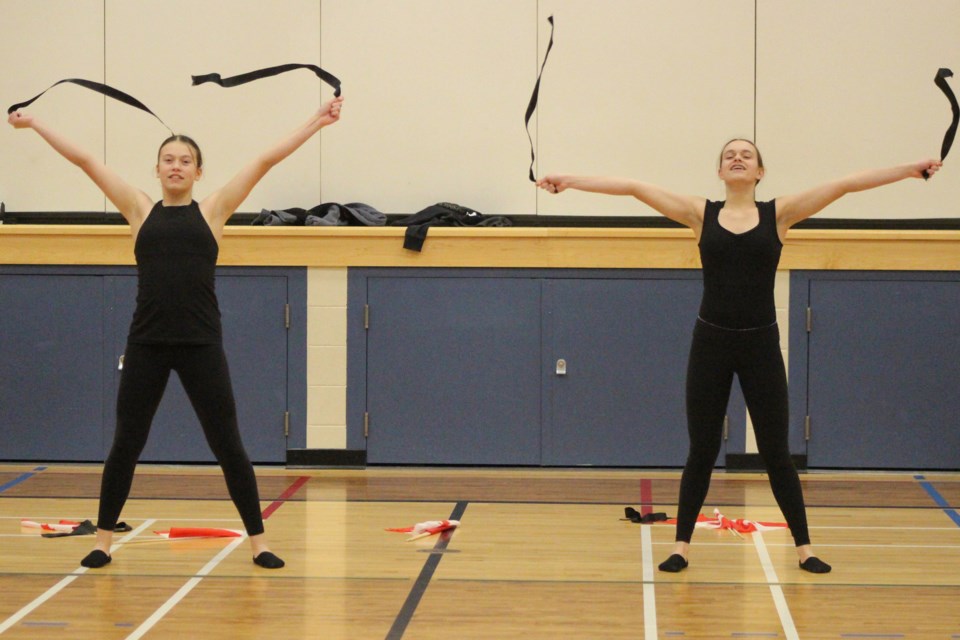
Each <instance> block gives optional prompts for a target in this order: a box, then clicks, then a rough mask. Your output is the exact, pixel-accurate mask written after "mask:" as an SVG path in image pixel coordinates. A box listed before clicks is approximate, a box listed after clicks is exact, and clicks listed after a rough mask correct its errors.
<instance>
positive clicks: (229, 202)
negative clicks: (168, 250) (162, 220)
mask: <svg viewBox="0 0 960 640" xmlns="http://www.w3.org/2000/svg"><path fill="white" fill-rule="evenodd" d="M342 103H343V97H339V98H335V99H333V100H331V101H329V102H327V103H326V104H324V105H323V106H322V107H320V109H319V110H318V111H317V112H316V113H315V114H314V115H313V116H312V117H311V118H310V119H309V120H307V121H306V122H304V123H303V124H302V125H301V126H300V127H298V128H297V129H295V130H294V131H292V132H290V134H289V135H287V136H286V137H285V138H284V139H282V140H280V141H279V142H278V143H277V144H275V145H274V146H273V147H271V148H270V149H267V150H266V151H265V152H263V153H262V154H260V155H259V156H258V157H257V158H256V159H255V160H254V161H253V162H251V163H250V164H248V165H247V166H245V167H244V168H243V169H241V170H240V171H239V173H237V175H235V176H234V177H233V178H231V179H230V181H229V182H227V184H226V185H224V186H223V187H222V188H221V189H219V190H217V191H215V192H214V193H211V194H210V195H209V196H207V197H206V198H204V199H203V202H201V203H200V210H201V211H202V212H203V215H204V216H205V217H206V218H207V222H208V223H209V224H210V227H211V229H213V230H214V233H215V234H216V235H218V236H219V233H220V232H221V231H222V230H223V225H225V224H226V222H227V220H228V219H229V218H230V216H232V215H233V213H234V212H235V211H236V210H237V207H239V206H240V203H242V202H243V201H244V200H245V199H246V197H247V196H248V195H250V192H251V191H252V190H253V188H254V187H255V186H256V185H257V183H258V182H260V179H261V178H263V176H265V175H266V174H267V172H268V171H270V169H272V168H273V167H274V166H275V165H277V164H278V163H279V162H280V161H281V160H283V159H284V158H286V157H287V156H289V155H290V154H291V153H293V152H294V151H296V150H297V149H299V148H300V147H301V146H302V145H303V143H305V142H306V141H307V140H309V139H310V138H311V137H312V136H313V135H314V134H315V133H316V132H318V131H320V129H322V128H324V127H326V126H327V125H330V124H333V123H334V122H336V121H337V120H339V119H340V106H341V104H342Z"/></svg>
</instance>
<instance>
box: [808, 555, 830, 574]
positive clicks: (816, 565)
mask: <svg viewBox="0 0 960 640" xmlns="http://www.w3.org/2000/svg"><path fill="white" fill-rule="evenodd" d="M800 568H801V569H803V570H804V571H809V572H810V573H830V569H832V568H833V567H831V566H830V565H828V564H827V563H826V562H824V561H823V560H821V559H820V558H818V557H817V556H810V557H809V558H807V559H806V560H804V561H803V562H801V563H800Z"/></svg>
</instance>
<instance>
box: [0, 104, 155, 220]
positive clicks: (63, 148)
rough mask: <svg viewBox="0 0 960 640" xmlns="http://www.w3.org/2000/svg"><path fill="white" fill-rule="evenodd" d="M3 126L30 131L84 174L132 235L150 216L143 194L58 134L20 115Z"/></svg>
mask: <svg viewBox="0 0 960 640" xmlns="http://www.w3.org/2000/svg"><path fill="white" fill-rule="evenodd" d="M7 122H9V123H10V124H11V125H13V126H14V127H16V128H17V129H33V130H34V131H36V132H37V134H38V135H39V136H40V137H41V138H43V139H44V140H45V141H46V142H47V144H49V145H50V146H51V147H53V149H54V151H56V152H57V153H59V154H60V155H62V156H63V157H64V158H66V159H67V160H69V161H70V162H71V163H73V164H75V165H76V166H78V167H79V168H80V169H81V170H82V171H83V172H84V173H86V174H87V175H88V176H89V177H90V179H91V180H93V182H94V184H96V185H97V186H98V187H99V188H100V190H101V191H102V192H103V194H104V195H105V196H107V199H108V200H110V202H112V203H113V205H114V206H115V207H116V208H117V209H118V210H119V211H120V214H121V215H123V217H124V218H126V220H127V222H129V223H130V227H131V229H132V231H133V235H134V236H136V235H137V231H138V230H139V229H140V225H141V224H142V223H143V219H144V218H145V217H146V216H147V214H148V213H150V208H151V206H152V203H151V202H150V198H149V197H148V196H147V194H145V193H144V192H143V191H140V190H139V189H136V188H134V187H132V186H130V185H129V184H128V183H127V182H126V181H125V180H123V178H121V177H120V176H119V175H117V173H116V172H114V171H113V170H112V169H110V168H109V167H107V166H106V165H105V164H103V163H102V162H100V161H99V160H97V159H96V158H95V157H94V156H93V155H92V154H90V153H88V152H87V151H85V150H83V149H81V148H80V147H78V146H77V145H76V144H74V143H73V142H71V141H70V140H67V139H66V138H64V137H63V136H62V135H60V134H59V133H56V132H54V131H52V130H51V129H50V128H49V127H47V126H46V125H44V124H43V123H41V122H40V121H38V120H37V119H36V118H34V117H33V116H30V115H27V114H24V113H22V112H20V111H16V112H14V113H11V114H10V116H9V117H8V118H7Z"/></svg>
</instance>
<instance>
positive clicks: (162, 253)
mask: <svg viewBox="0 0 960 640" xmlns="http://www.w3.org/2000/svg"><path fill="white" fill-rule="evenodd" d="M134 253H135V254H136V257H137V276H138V277H137V308H136V311H134V313H133V323H132V324H131V325H130V335H129V338H128V339H129V341H130V342H134V343H139V344H216V343H219V342H221V339H222V332H221V328H220V308H219V306H218V304H217V294H216V291H215V288H214V281H215V271H216V266H217V255H218V253H219V247H218V246H217V240H216V238H214V237H213V232H212V231H210V226H209V225H208V224H207V221H206V220H204V219H203V215H202V214H201V213H200V206H199V205H198V204H197V203H196V201H193V202H191V203H190V204H188V205H183V206H176V207H165V206H163V202H162V201H161V202H158V203H157V204H155V205H154V206H153V209H152V210H151V211H150V215H149V216H147V219H146V220H145V221H144V223H143V226H141V227H140V233H138V234H137V240H136V244H135V245H134Z"/></svg>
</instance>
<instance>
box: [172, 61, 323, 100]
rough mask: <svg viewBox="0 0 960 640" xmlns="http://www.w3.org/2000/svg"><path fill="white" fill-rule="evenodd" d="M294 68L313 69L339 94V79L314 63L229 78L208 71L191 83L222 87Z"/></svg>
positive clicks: (281, 66) (251, 72) (290, 65)
mask: <svg viewBox="0 0 960 640" xmlns="http://www.w3.org/2000/svg"><path fill="white" fill-rule="evenodd" d="M294 69H310V70H311V71H313V72H314V73H315V74H316V75H317V77H318V78H320V79H321V80H323V81H324V82H326V83H327V84H328V85H330V86H331V87H333V95H334V96H336V97H339V96H340V79H339V78H337V77H336V76H335V75H333V74H332V73H329V72H327V71H324V70H323V69H321V68H320V67H318V66H317V65H315V64H282V65H280V66H277V67H267V68H266V69H257V70H256V71H250V72H248V73H241V74H240V75H238V76H231V77H229V78H221V77H220V74H219V73H208V74H206V75H202V76H191V78H193V85H194V86H196V85H198V84H203V83H205V82H213V83H214V84H218V85H220V86H221V87H224V88H230V87H236V86H238V85H241V84H246V83H248V82H253V81H254V80H260V79H262V78H269V77H271V76H275V75H279V74H281V73H286V72H287V71H293V70H294Z"/></svg>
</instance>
